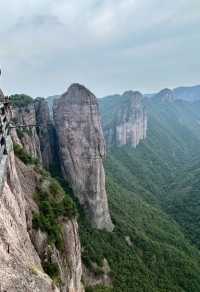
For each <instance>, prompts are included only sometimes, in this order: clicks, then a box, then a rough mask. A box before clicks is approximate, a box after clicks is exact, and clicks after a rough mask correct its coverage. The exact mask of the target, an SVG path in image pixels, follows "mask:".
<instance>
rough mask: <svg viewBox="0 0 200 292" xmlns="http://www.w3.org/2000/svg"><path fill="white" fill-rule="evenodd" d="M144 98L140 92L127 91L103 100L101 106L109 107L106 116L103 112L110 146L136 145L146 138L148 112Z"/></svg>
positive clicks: (105, 131)
mask: <svg viewBox="0 0 200 292" xmlns="http://www.w3.org/2000/svg"><path fill="white" fill-rule="evenodd" d="M106 99H107V100H106ZM142 100H143V96H142V95H141V94H140V93H139V92H137V91H127V92H125V93H124V94H123V95H122V96H119V95H118V96H113V97H107V98H104V99H103V100H102V101H101V106H102V107H103V106H104V104H105V106H106V107H107V108H106V111H107V115H105V118H104V114H103V130H104V135H105V138H106V142H107V145H108V146H114V145H115V146H122V145H131V146H133V147H136V146H137V145H138V144H139V142H140V141H141V140H144V139H145V138H146V132H147V113H146V110H145V108H144V105H143V102H142Z"/></svg>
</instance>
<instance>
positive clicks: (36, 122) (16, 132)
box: [12, 98, 55, 169]
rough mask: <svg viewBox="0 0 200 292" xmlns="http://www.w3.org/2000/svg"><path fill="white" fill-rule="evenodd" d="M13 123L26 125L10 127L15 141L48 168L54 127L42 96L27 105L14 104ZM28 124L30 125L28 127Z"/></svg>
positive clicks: (50, 160) (52, 153)
mask: <svg viewBox="0 0 200 292" xmlns="http://www.w3.org/2000/svg"><path fill="white" fill-rule="evenodd" d="M12 120H13V122H14V125H23V126H24V125H26V126H27V127H17V128H16V129H12V137H13V140H14V141H15V143H17V144H20V145H21V146H22V147H23V148H24V149H25V150H26V151H27V152H28V153H29V154H31V155H32V156H33V157H35V158H37V159H38V160H39V161H40V162H41V163H42V164H43V166H44V167H45V168H47V169H49V168H50V166H51V164H52V163H53V160H54V154H55V153H54V150H55V147H54V128H53V125H52V122H51V118H50V113H49V107H48V103H47V101H46V100H45V99H44V98H37V99H35V100H32V102H30V103H29V104H28V105H20V106H18V105H16V106H14V107H13V110H12ZM28 125H31V126H30V127H28Z"/></svg>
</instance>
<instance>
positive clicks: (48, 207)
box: [33, 177, 77, 250]
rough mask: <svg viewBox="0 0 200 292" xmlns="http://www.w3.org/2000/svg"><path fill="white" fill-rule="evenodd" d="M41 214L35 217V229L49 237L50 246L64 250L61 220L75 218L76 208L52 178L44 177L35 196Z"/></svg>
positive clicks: (36, 214)
mask: <svg viewBox="0 0 200 292" xmlns="http://www.w3.org/2000/svg"><path fill="white" fill-rule="evenodd" d="M34 199H35V201H36V202H37V205H38V207H39V213H35V214H34V215H33V228H35V229H39V228H40V229H41V230H42V231H44V232H46V233H47V235H48V241H49V244H55V245H56V247H57V248H58V249H59V250H62V249H63V237H62V229H61V225H60V222H59V218H60V219H61V218H73V217H75V216H76V214H77V213H76V208H75V205H74V203H73V201H72V200H71V198H70V197H69V195H68V194H67V193H65V192H64V190H63V189H62V187H61V186H60V184H59V183H58V182H57V181H56V180H55V179H52V178H50V177H43V178H42V179H41V182H40V186H38V189H37V191H36V193H35V195H34Z"/></svg>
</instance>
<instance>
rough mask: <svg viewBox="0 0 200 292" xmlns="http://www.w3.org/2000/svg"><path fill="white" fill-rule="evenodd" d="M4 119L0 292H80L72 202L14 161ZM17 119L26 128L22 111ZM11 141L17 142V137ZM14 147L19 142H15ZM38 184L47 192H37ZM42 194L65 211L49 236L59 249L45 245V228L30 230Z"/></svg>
mask: <svg viewBox="0 0 200 292" xmlns="http://www.w3.org/2000/svg"><path fill="white" fill-rule="evenodd" d="M0 94H1V95H2V96H1V97H2V101H1V106H2V107H3V105H4V103H5V100H3V99H4V96H3V94H2V93H1V92H0ZM2 107H1V113H0V115H1V117H0V118H2V115H3V117H4V118H5V109H4V111H3V112H4V113H3V114H2ZM31 110H32V107H31ZM8 114H9V113H8ZM15 114H16V112H15ZM27 114H29V115H28V116H29V117H34V118H35V116H33V110H32V111H31V114H30V111H29V112H27ZM24 115H25V116H24ZM6 118H7V119H5V122H4V124H5V127H4V124H2V121H1V137H2V136H3V138H4V143H3V144H2V143H1V145H0V291H6V292H33V291H35V292H46V291H49V292H84V288H83V285H82V283H81V277H82V263H81V246H80V239H79V233H78V224H77V220H76V217H75V215H72V214H71V213H70V214H68V212H70V211H69V210H70V209H69V206H71V203H70V201H69V203H67V202H68V201H67V202H66V201H64V198H65V195H66V194H65V193H64V191H63V190H62V188H61V187H59V185H58V184H56V182H55V180H53V179H52V178H51V177H50V175H48V174H47V172H45V171H44V170H43V169H42V167H39V166H38V165H29V164H27V165H25V164H24V163H23V162H22V161H21V160H19V159H18V158H17V157H15V155H14V151H13V143H12V140H11V137H10V135H9V131H7V128H8V127H7V126H8V116H6ZM17 118H19V119H22V118H23V120H21V122H23V123H29V124H30V120H27V119H26V118H27V115H26V114H25V113H24V114H23V112H22V115H20V117H18V116H17ZM3 120H4V119H3ZM32 121H33V120H32ZM33 122H35V120H34V121H33ZM15 133H16V132H15ZM20 137H21V136H20ZM15 138H16V139H18V140H19V137H18V136H17V133H16V137H15ZM21 138H22V137H21ZM1 141H2V138H1ZM28 141H29V140H28ZM16 142H17V141H16ZM18 142H19V143H21V141H20V140H19V141H18ZM29 145H32V144H29ZM21 146H23V144H21ZM24 148H25V147H24ZM2 149H6V152H5V151H3V152H2ZM27 149H28V151H29V153H31V154H34V153H36V154H37V152H34V151H33V150H34V149H35V148H30V147H29V148H27ZM32 151H33V152H32ZM24 155H25V154H24ZM26 155H27V154H26ZM53 182H54V184H53ZM41 185H43V187H44V188H45V191H46V193H45V192H44V191H43V190H42V189H41ZM53 186H54V187H53ZM59 188H60V189H61V190H60V189H59ZM47 189H49V190H50V189H51V193H50V194H51V196H53V199H52V200H53V202H54V203H55V202H57V203H59V200H61V202H60V204H61V203H63V202H64V203H65V206H66V207H63V205H62V208H61V209H60V210H65V211H64V212H63V213H62V214H61V215H60V216H58V217H56V218H54V219H53V220H54V221H55V223H54V224H57V225H55V226H57V229H54V231H55V232H60V233H59V234H60V238H61V239H60V240H61V242H62V244H63V245H62V248H58V247H57V246H56V244H55V243H54V242H53V241H50V238H49V234H48V232H49V230H48V229H47V228H44V226H45V225H43V228H42V227H41V226H40V225H38V226H37V228H36V226H34V216H36V215H37V216H40V212H41V205H40V204H39V202H38V201H37V199H36V196H38V194H41V192H42V191H43V194H45V195H46V194H47ZM59 190H60V193H59V196H61V195H62V196H61V197H59V198H57V197H56V192H58V191H59ZM39 192H40V193H39ZM37 198H38V197H37ZM68 200H69V199H68ZM49 204H50V202H49V201H47V197H46V196H45V201H44V205H43V206H46V208H47V209H48V206H50V205H49ZM66 204H69V205H66ZM54 206H57V205H54ZM63 208H65V209H63ZM71 208H72V207H71ZM47 209H45V210H47ZM71 212H72V211H71ZM44 213H45V212H44ZM45 215H46V213H45ZM45 215H44V216H45ZM37 218H41V217H37ZM43 219H44V220H45V222H48V220H49V218H47V217H43ZM45 224H46V223H45Z"/></svg>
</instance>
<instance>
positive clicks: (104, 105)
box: [0, 84, 200, 292]
mask: <svg viewBox="0 0 200 292" xmlns="http://www.w3.org/2000/svg"><path fill="white" fill-rule="evenodd" d="M1 95H2V96H3V93H1ZM10 99H11V102H12V109H11V111H12V115H11V116H10V112H9V110H7V114H6V119H7V120H10V123H11V125H12V128H11V133H8V134H7V136H6V139H7V140H8V142H7V145H9V147H8V146H7V148H8V149H7V152H8V153H7V155H6V160H5V159H3V160H1V169H3V170H4V171H3V172H2V174H1V176H2V179H3V180H2V182H3V183H2V190H1V196H0V203H1V216H0V227H1V229H0V230H1V232H0V251H1V258H0V259H1V261H0V279H2V281H1V283H0V284H1V286H0V287H1V288H2V289H4V290H6V291H22V292H27V291H42V292H43V291H44V292H45V291H52V292H53V291H60V292H65V291H70V292H72V291H73V292H83V291H86V292H103V291H104V292H111V291H112V292H132V291H133V292H143V291H147V292H164V291H165V292H166V291H167V292H172V291H173V292H190V291H192V292H199V291H200V250H199V247H200V245H199V244H200V220H199V214H200V199H199V198H200V188H199V185H200V101H199V100H200V87H199V86H195V87H190V88H189V87H180V88H176V89H174V90H170V89H163V90H161V91H160V92H159V93H156V94H152V95H151V97H149V96H146V95H142V94H141V93H140V92H138V91H132V90H129V91H126V92H124V93H123V94H122V95H120V94H115V95H112V96H107V97H104V98H101V99H97V98H96V97H95V95H94V94H93V93H92V92H90V91H89V90H88V89H87V88H85V87H84V86H82V85H80V84H73V85H71V86H70V87H69V88H68V89H67V90H66V92H64V93H63V94H62V95H61V96H59V95H58V96H56V97H50V98H48V99H43V98H37V99H32V98H31V97H29V96H27V95H14V96H11V97H10ZM5 123H6V121H5ZM20 125H23V127H20ZM30 125H35V126H30ZM9 141H10V142H9ZM13 149H14V152H13ZM16 235H17V236H16ZM5 267H6V268H5ZM17 289H18V290H17Z"/></svg>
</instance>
